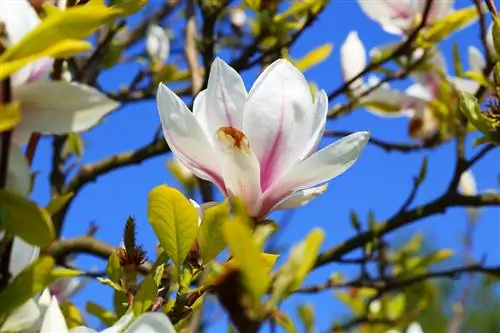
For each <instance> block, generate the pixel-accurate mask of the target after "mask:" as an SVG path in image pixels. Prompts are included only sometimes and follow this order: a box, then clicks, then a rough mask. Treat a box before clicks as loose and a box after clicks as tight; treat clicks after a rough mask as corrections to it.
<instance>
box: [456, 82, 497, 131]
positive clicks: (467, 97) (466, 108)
mask: <svg viewBox="0 0 500 333" xmlns="http://www.w3.org/2000/svg"><path fill="white" fill-rule="evenodd" d="M458 105H459V108H460V111H462V113H463V114H464V115H465V116H466V117H467V119H468V120H469V121H470V122H471V123H472V125H474V127H475V128H477V129H478V130H479V131H480V132H481V133H483V134H484V135H486V136H488V137H489V127H488V123H487V122H486V120H485V119H484V117H483V114H482V113H481V110H480V108H479V103H478V101H477V98H476V97H474V96H473V95H472V94H469V93H465V92H463V93H461V94H460V101H459V103H458Z"/></svg>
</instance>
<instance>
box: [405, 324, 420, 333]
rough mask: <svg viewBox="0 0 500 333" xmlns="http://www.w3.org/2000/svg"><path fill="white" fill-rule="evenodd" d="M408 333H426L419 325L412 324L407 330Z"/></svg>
mask: <svg viewBox="0 0 500 333" xmlns="http://www.w3.org/2000/svg"><path fill="white" fill-rule="evenodd" d="M406 333H424V331H423V330H422V327H421V326H420V324H419V323H416V322H415V323H411V324H410V326H408V328H407V329H406Z"/></svg>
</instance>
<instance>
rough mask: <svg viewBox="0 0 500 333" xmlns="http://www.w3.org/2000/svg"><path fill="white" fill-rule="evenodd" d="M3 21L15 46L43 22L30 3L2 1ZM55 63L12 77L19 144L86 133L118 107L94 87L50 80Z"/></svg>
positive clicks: (0, 19)
mask: <svg viewBox="0 0 500 333" xmlns="http://www.w3.org/2000/svg"><path fill="white" fill-rule="evenodd" d="M0 22H3V23H4V24H5V27H6V30H7V31H6V32H7V40H8V44H9V45H12V44H14V43H16V42H18V41H19V40H20V39H21V38H23V37H24V36H25V35H26V34H27V33H29V32H30V31H31V30H33V29H34V28H35V27H36V26H37V25H38V24H39V23H40V19H39V18H38V16H37V14H36V12H35V10H34V9H33V8H32V7H31V5H30V4H29V2H28V1H27V0H2V1H0ZM52 62H53V59H50V58H44V59H41V60H38V61H34V62H32V63H29V64H28V65H26V66H24V67H23V68H22V69H21V70H19V71H18V72H16V73H14V74H13V75H12V77H11V78H12V81H11V82H12V88H13V89H12V93H13V99H14V100H18V101H19V102H20V103H21V113H22V117H21V122H20V123H19V124H18V125H17V126H16V128H15V130H14V140H15V141H16V142H17V143H18V144H24V143H26V142H27V139H28V138H29V136H30V134H31V133H32V132H40V133H43V134H64V133H68V132H80V131H85V130H87V129H89V128H90V127H92V126H94V125H96V124H97V123H98V122H99V120H100V119H101V118H102V117H103V116H105V115H106V114H108V113H109V112H111V111H113V110H114V109H116V108H117V107H118V103H117V102H115V101H113V100H111V99H109V98H108V97H107V96H106V95H104V94H102V93H100V92H99V91H98V90H96V89H94V88H92V87H89V86H86V85H83V84H76V83H68V82H64V81H50V80H48V76H49V73H50V70H51V68H52Z"/></svg>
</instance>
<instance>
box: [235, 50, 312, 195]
mask: <svg viewBox="0 0 500 333" xmlns="http://www.w3.org/2000/svg"><path fill="white" fill-rule="evenodd" d="M243 118H244V120H243V132H244V133H245V134H246V135H247V137H248V140H249V141H250V147H251V149H252V151H253V152H254V154H255V156H256V157H257V159H258V160H259V164H260V172H261V186H262V190H265V189H266V188H268V187H269V186H270V185H271V184H272V183H273V182H274V181H275V180H276V178H277V177H279V176H280V175H282V174H283V172H285V171H286V170H288V169H289V168H290V167H291V166H292V165H293V164H294V163H296V162H297V161H298V160H299V159H300V158H301V155H302V154H303V152H304V150H305V149H306V146H307V142H308V140H309V139H310V132H309V131H308V129H310V128H312V123H313V119H314V105H313V101H312V96H311V91H310V89H309V85H308V83H307V81H306V80H305V78H304V75H302V73H301V72H300V71H299V70H298V69H297V68H295V67H294V66H293V65H292V64H291V63H290V62H288V61H287V60H283V59H280V60H277V61H275V62H274V63H272V64H271V65H270V66H269V67H267V68H266V69H265V70H264V72H263V73H262V74H261V75H260V76H259V77H258V79H257V80H256V81H255V83H254V85H253V87H252V90H251V91H250V94H249V96H248V101H247V104H246V105H245V110H244V113H243Z"/></svg>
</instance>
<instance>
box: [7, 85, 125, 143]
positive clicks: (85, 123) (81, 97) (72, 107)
mask: <svg viewBox="0 0 500 333" xmlns="http://www.w3.org/2000/svg"><path fill="white" fill-rule="evenodd" d="M14 99H17V100H19V101H21V108H22V117H21V122H20V123H19V125H18V126H17V127H16V131H15V134H17V133H18V132H19V133H20V135H24V134H26V133H28V134H29V133H32V132H40V133H44V134H64V133H68V132H81V131H85V130H88V129H89V128H91V127H92V126H95V125H96V124H97V123H98V122H99V121H100V120H101V118H102V117H104V116H105V115H107V114H108V113H110V112H111V111H113V110H114V109H116V108H117V107H118V105H119V104H118V103H117V102H116V101H114V100H112V99H109V98H108V97H107V96H106V95H104V94H102V93H101V92H99V91H98V90H96V89H94V88H92V87H89V86H87V85H84V84H75V83H68V82H64V81H41V82H35V83H30V84H25V85H22V86H20V87H16V88H15V89H14Z"/></svg>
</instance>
